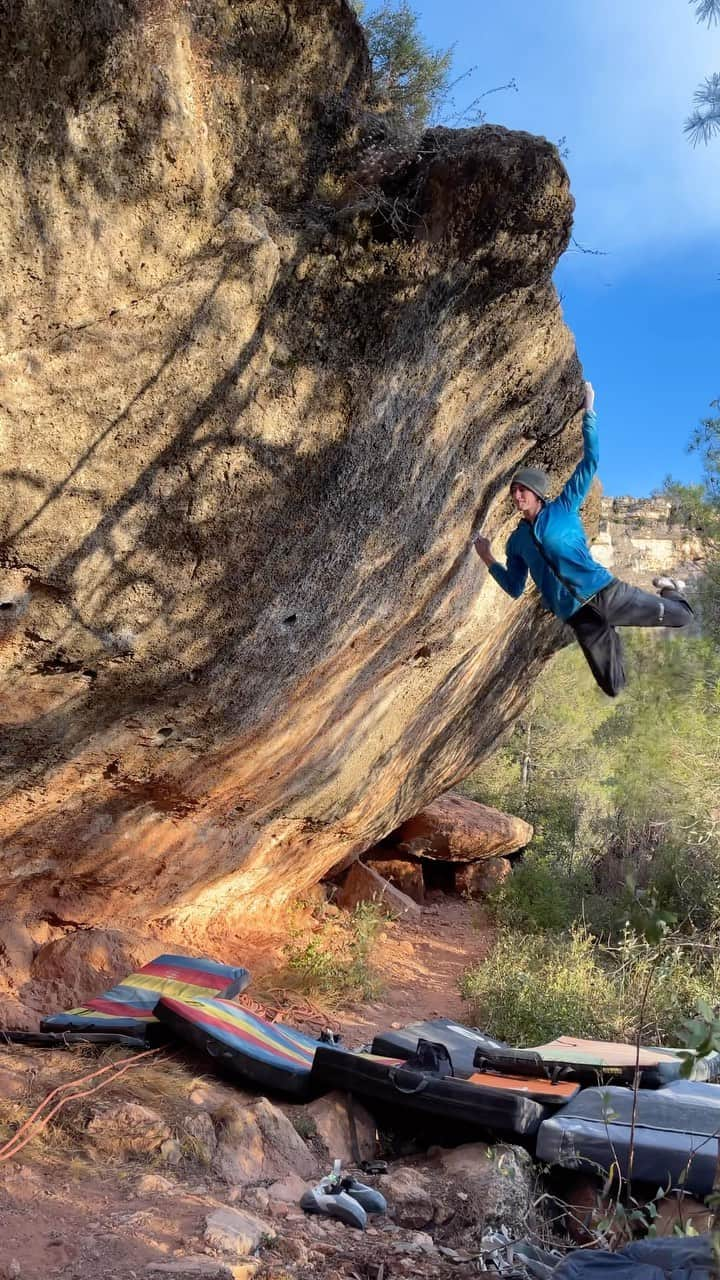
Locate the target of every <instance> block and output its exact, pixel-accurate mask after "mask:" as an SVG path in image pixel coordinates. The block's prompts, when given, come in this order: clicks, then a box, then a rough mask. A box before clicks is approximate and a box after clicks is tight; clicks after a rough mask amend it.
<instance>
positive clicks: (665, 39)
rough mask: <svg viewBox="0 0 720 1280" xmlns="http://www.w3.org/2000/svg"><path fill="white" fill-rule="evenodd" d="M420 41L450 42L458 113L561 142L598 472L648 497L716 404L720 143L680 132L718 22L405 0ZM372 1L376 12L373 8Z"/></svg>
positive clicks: (556, 4) (567, 293)
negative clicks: (474, 106)
mask: <svg viewBox="0 0 720 1280" xmlns="http://www.w3.org/2000/svg"><path fill="white" fill-rule="evenodd" d="M411 4H412V7H413V8H414V9H415V10H416V12H417V13H418V15H419V19H420V26H421V29H422V32H423V35H424V36H425V37H426V39H427V40H428V42H429V43H430V44H431V45H432V46H433V47H436V48H447V47H448V46H449V45H455V46H456V48H455V66H454V74H455V75H458V74H460V73H462V72H464V71H466V70H468V69H469V68H471V67H473V68H476V70H475V71H474V72H473V75H472V76H471V77H469V78H468V79H467V80H464V81H463V82H462V84H460V85H459V86H458V87H457V89H456V90H455V100H456V107H457V108H459V109H462V108H464V107H465V106H466V105H467V103H468V101H469V100H470V99H472V98H473V97H475V96H476V95H477V94H478V93H480V92H482V91H483V90H487V89H492V88H493V87H494V86H496V85H502V84H505V83H507V82H508V81H509V80H511V79H514V80H515V81H516V83H517V90H518V91H517V92H512V91H505V92H501V93H497V94H492V95H490V96H488V97H487V98H485V99H484V100H483V102H482V106H483V108H484V110H485V112H486V115H487V119H488V121H490V122H493V123H499V124H505V125H507V126H509V127H510V128H517V129H526V130H528V131H529V132H532V133H539V134H544V135H545V136H546V137H548V138H550V139H552V140H553V141H555V142H557V141H559V140H560V139H561V138H564V139H565V146H566V147H567V149H568V155H567V158H566V160H565V163H566V165H567V167H568V170H569V173H570V179H571V183H572V189H573V192H574V195H575V200H576V214H575V232H574V234H575V237H576V239H577V241H578V243H579V244H580V245H583V246H585V247H588V248H593V249H599V250H602V251H603V254H604V256H593V255H590V254H583V253H581V252H580V251H579V250H577V249H571V250H570V251H569V252H568V253H567V254H566V255H565V257H564V258H563V260H562V261H561V263H560V265H559V267H558V271H557V273H556V282H557V285H558V288H559V290H560V292H561V294H562V297H563V306H564V311H565V316H566V319H567V321H568V323H569V325H570V327H571V328H572V330H573V332H574V333H575V336H576V339H577V343H578V349H579V352H580V357H581V360H582V362H583V366H584V368H585V373H586V376H587V377H589V378H590V379H591V380H592V382H593V383H594V384H595V386H596V389H597V404H596V407H597V410H598V414H599V426H600V429H601V433H602V434H601V441H602V458H601V466H600V474H601V479H602V480H603V484H604V487H605V491H606V493H608V494H612V495H619V494H627V493H630V494H634V495H636V496H642V495H644V494H648V493H650V492H652V490H653V489H655V488H658V487H660V486H661V485H662V483H663V480H664V479H665V477H666V476H667V475H668V473H670V472H672V473H673V475H675V476H676V477H677V478H679V479H684V480H696V479H699V477H700V466H699V462H698V460H697V458H695V457H693V456H690V455H688V454H687V452H686V444H687V441H688V438H689V436H690V433H691V431H692V429H693V427H694V426H695V425H696V423H697V422H698V420H699V419H700V418H701V417H704V416H706V415H707V414H708V413H709V412H710V409H709V405H710V401H711V400H713V399H715V398H716V397H718V396H720V139H718V140H716V141H715V142H714V144H713V143H710V145H709V146H707V147H706V146H702V145H701V146H698V147H697V148H695V149H693V147H692V146H691V145H690V144H689V143H688V141H687V140H686V138H685V136H684V134H683V132H682V125H683V121H684V120H685V118H686V116H687V115H688V114H689V111H690V108H691V104H692V96H693V93H694V91H695V89H696V88H697V86H698V85H699V83H700V81H701V80H702V79H703V78H704V77H705V76H707V75H709V74H710V73H711V72H714V71H718V70H720V27H717V26H716V27H714V28H711V29H710V30H708V28H707V27H706V26H701V25H700V24H699V23H698V22H697V21H696V18H695V11H694V8H692V7H691V5H690V3H688V0H411ZM369 7H372V8H375V7H376V5H375V4H373V5H372V6H369Z"/></svg>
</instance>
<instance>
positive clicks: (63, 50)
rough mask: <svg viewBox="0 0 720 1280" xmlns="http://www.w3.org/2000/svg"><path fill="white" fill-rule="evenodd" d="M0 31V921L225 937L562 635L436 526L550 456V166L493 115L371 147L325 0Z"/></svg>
mask: <svg viewBox="0 0 720 1280" xmlns="http://www.w3.org/2000/svg"><path fill="white" fill-rule="evenodd" d="M0 47H1V49H2V57H3V66H5V67H9V68H11V69H12V75H5V76H3V78H2V82H1V83H0V107H1V110H0V131H1V135H2V136H1V139H0V140H1V142H2V147H1V148H0V166H1V169H2V173H1V177H2V184H3V192H4V199H3V202H2V209H1V210H0V248H1V250H2V256H3V261H4V263H5V273H4V279H3V284H4V302H3V311H2V316H1V318H0V445H1V448H2V468H1V469H0V606H1V608H0V620H1V621H0V627H1V629H2V630H1V634H0V664H1V669H2V698H1V700H0V721H1V725H0V728H1V741H2V746H1V748H0V750H1V751H2V790H1V791H0V848H1V850H2V852H1V854H0V903H2V909H3V910H4V911H5V912H6V914H7V915H8V917H10V916H12V918H14V919H20V918H22V917H23V916H27V917H28V918H31V919H33V920H36V921H37V920H52V921H53V922H58V921H59V922H61V923H63V924H65V923H67V922H73V923H75V924H76V925H79V926H86V925H88V924H92V923H98V924H100V923H102V922H107V921H112V922H113V923H114V924H115V923H121V922H122V923H123V925H124V924H125V923H126V922H131V923H132V922H135V923H136V924H146V923H147V922H148V920H155V921H156V922H163V923H164V924H165V925H167V927H172V928H174V929H175V931H176V935H179V934H180V933H181V931H182V925H183V921H184V920H185V919H186V917H187V915H188V914H189V913H190V912H191V911H192V912H194V913H195V915H196V918H197V919H202V918H207V919H208V920H209V919H211V918H212V917H213V915H214V916H215V917H216V918H217V919H218V920H220V919H221V920H222V922H223V929H224V930H225V931H227V929H228V928H230V927H231V926H232V922H233V919H234V918H236V917H237V918H240V917H242V916H243V915H244V914H245V913H246V912H247V911H248V910H249V909H250V908H251V907H262V908H263V909H266V908H267V904H268V902H269V901H279V900H282V899H283V898H285V897H287V896H288V895H289V894H292V893H294V892H297V891H299V890H301V889H302V888H304V887H305V886H307V885H310V884H312V883H313V882H314V881H316V880H318V879H319V878H320V877H321V875H322V874H323V873H324V872H325V871H326V870H327V869H328V868H329V867H330V866H332V865H334V864H335V863H337V862H338V861H339V860H340V859H341V858H342V857H344V856H348V857H350V856H353V855H355V854H357V853H358V852H360V851H362V850H363V849H366V848H368V847H369V846H370V845H371V844H373V843H374V842H375V841H376V840H378V839H379V838H381V837H382V836H383V835H385V834H386V833H387V832H389V831H391V830H393V829H394V828H396V827H397V826H398V825H399V823H400V822H402V821H403V819H404V818H406V817H407V816H408V815H409V814H412V813H416V812H417V811H418V810H419V809H420V808H421V807H422V806H423V804H425V803H426V802H427V801H428V800H431V799H432V798H433V797H434V796H436V795H438V794H439V793H441V792H443V791H444V790H446V789H447V788H448V787H449V786H451V785H452V784H453V783H454V782H455V781H456V780H457V779H459V778H461V777H463V776H464V775H466V774H467V773H468V772H469V771H470V769H471V768H472V767H473V766H474V764H475V763H476V762H477V761H478V760H479V759H480V758H481V757H482V756H483V755H484V754H485V753H487V751H488V750H489V749H491V748H492V746H493V744H494V743H496V741H497V739H498V737H499V736H500V735H502V734H503V733H504V732H505V731H506V730H507V729H508V728H509V726H510V725H511V724H512V722H513V719H514V717H515V716H516V715H517V713H518V711H519V710H520V708H521V707H522V705H523V702H524V699H525V697H526V694H527V691H528V689H529V687H530V686H531V684H532V681H533V680H534V678H535V676H536V675H537V673H538V671H539V669H540V667H541V665H542V663H543V662H544V660H545V659H546V657H547V656H548V654H549V653H550V652H551V651H552V650H553V649H554V648H555V647H556V645H557V644H558V639H559V632H558V628H557V627H556V625H555V624H554V623H553V622H552V620H548V619H547V618H545V617H542V618H541V613H540V610H539V607H538V604H537V601H536V598H535V597H534V596H533V595H532V594H530V593H528V597H527V598H526V599H525V600H524V601H521V602H519V603H518V602H514V601H511V600H510V599H508V598H507V597H505V596H504V595H502V594H501V592H500V591H499V590H498V589H497V587H496V586H495V584H494V583H492V582H491V581H489V579H488V576H487V573H486V571H485V569H484V568H483V567H482V566H481V565H480V562H479V561H478V560H477V558H476V556H475V555H474V552H472V551H471V549H470V545H469V543H470V535H471V532H472V531H473V530H477V529H479V528H480V527H481V526H482V527H483V528H484V529H485V530H486V531H487V532H488V533H489V534H491V535H492V536H493V537H494V538H496V539H497V540H498V542H499V544H500V545H502V541H503V539H504V537H505V536H506V535H507V534H508V533H509V531H510V528H511V527H512V524H513V516H512V512H511V510H510V505H509V501H508V498H507V495H506V484H507V480H508V478H509V476H510V474H511V472H512V470H513V469H514V468H515V467H516V466H517V464H518V463H519V462H521V461H523V462H532V463H537V464H539V465H542V466H545V467H548V468H550V469H551V470H552V471H553V473H554V474H555V475H556V476H557V479H558V481H560V480H562V479H564V478H565V476H566V475H567V474H568V473H569V472H570V470H571V469H572V467H573V466H574V464H575V462H576V461H577V458H578V455H579V449H580V431H579V427H580V414H579V405H580V403H581V394H582V393H581V371H580V368H579V364H578V360H577V357H576V354H575V349H574V344H573V341H572V338H571V335H570V334H569V333H568V331H567V329H566V327H565V325H564V323H563V320H562V315H561V311H560V307H559V305H558V298H557V295H556V292H555V290H554V287H553V285H552V282H551V275H552V271H553V268H554V266H555V263H556V262H557V259H558V257H559V255H560V253H561V252H562V251H563V249H564V248H565V246H566V245H567V242H568V237H569V233H570V228H571V220H572V199H571V196H570V193H569V187H568V179H567V175H566V173H565V171H564V169H563V166H562V164H561V162H560V159H559V156H558V153H557V151H556V149H555V147H554V146H552V145H551V144H550V143H548V142H546V141H545V140H543V139H540V138H536V137H532V136H530V135H529V134H524V133H511V132H508V131H507V130H505V129H502V128H498V127H490V126H488V127H485V128H480V129H472V130H465V131H459V132H450V131H447V130H443V129H436V130H433V131H430V132H429V133H427V134H426V135H425V136H424V137H423V139H422V143H421V145H420V146H417V147H415V146H413V147H412V148H410V149H409V150H407V151H406V152H405V153H402V152H401V151H398V150H397V148H396V149H395V150H393V149H392V148H390V147H389V146H388V147H387V148H386V150H385V151H383V147H384V145H385V144H384V143H383V142H382V141H381V142H380V143H379V144H378V143H377V137H378V136H379V134H378V132H377V130H376V131H375V133H373V128H374V126H373V119H374V117H373V115H372V111H371V106H372V104H371V103H370V97H369V71H368V58H367V52H366V49H365V45H364V41H363V37H362V33H361V29H360V27H359V25H358V22H357V20H356V18H355V16H354V13H353V11H352V10H351V8H350V6H349V5H348V4H347V3H346V2H345V0H245V2H244V3H243V4H241V5H239V4H238V5H233V4H229V3H227V2H226V0H164V2H163V3H162V4H157V5H155V4H152V5H149V4H147V3H145V0H125V3H122V4H121V3H119V0H94V3H93V4H92V5H78V4H77V3H75V0H51V3H48V4H46V5H39V4H36V3H33V2H31V0H16V3H14V4H13V5H12V20H11V21H7V22H5V23H3V24H2V30H1V31H0ZM372 138H374V140H375V152H374V153H373V154H374V156H375V159H376V160H378V156H379V161H382V163H377V164H376V165H375V167H374V169H373V170H372V173H371V172H370V170H371V169H372V166H370V168H368V166H367V164H366V163H365V162H366V158H367V154H368V152H367V146H368V142H369V140H370V139H372ZM378 148H379V150H378ZM363 166H365V167H363ZM373 174H374V176H373ZM368 175H369V176H368ZM360 186H362V188H363V192H364V195H363V196H362V198H360V197H359V196H358V194H357V193H358V190H359V187H360Z"/></svg>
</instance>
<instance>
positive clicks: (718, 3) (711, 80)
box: [685, 0, 720, 147]
mask: <svg viewBox="0 0 720 1280" xmlns="http://www.w3.org/2000/svg"><path fill="white" fill-rule="evenodd" d="M690 3H691V4H692V5H693V6H694V8H695V14H696V16H697V19H698V21H699V22H707V24H708V26H709V27H712V26H713V25H714V23H720V0H690ZM693 101H694V103H695V110H694V111H693V113H692V115H690V116H688V118H687V120H686V121H685V132H686V134H687V135H688V137H689V139H690V141H691V142H692V144H693V146H694V147H696V146H697V144H698V142H709V141H710V139H711V138H714V137H715V135H716V134H720V72H717V71H715V72H714V73H713V74H712V75H710V76H707V77H706V79H705V80H704V81H703V83H702V84H701V85H700V87H699V88H698V89H696V90H695V97H694V99H693Z"/></svg>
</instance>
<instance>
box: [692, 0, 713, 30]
mask: <svg viewBox="0 0 720 1280" xmlns="http://www.w3.org/2000/svg"><path fill="white" fill-rule="evenodd" d="M690 3H691V4H692V5H694V6H695V16H696V18H697V20H698V22H707V24H708V26H709V27H711V26H712V25H713V23H715V22H720V0H690Z"/></svg>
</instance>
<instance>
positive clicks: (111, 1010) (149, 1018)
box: [40, 955, 250, 1043]
mask: <svg viewBox="0 0 720 1280" xmlns="http://www.w3.org/2000/svg"><path fill="white" fill-rule="evenodd" d="M249 981H250V974H249V973H248V971H247V969H243V968H238V967H235V966H232V965H227V964H219V963H218V962H217V961H216V960H208V959H205V958H202V957H201V958H197V957H193V956H176V955H161V956H157V957H156V959H155V960H151V961H150V962H149V964H145V965H143V967H142V968H141V969H138V971H137V973H131V974H130V975H129V976H128V977H127V978H123V980H122V982H119V983H118V984H117V986H115V987H111V988H110V990H109V991H104V992H103V993H102V995H99V996H96V997H95V998H94V999H92V1000H88V1002H87V1004H85V1005H81V1006H80V1007H79V1008H77V1009H69V1010H68V1011H67V1012H66V1013H54V1014H52V1015H51V1016H50V1017H48V1018H43V1020H42V1022H41V1023H40V1030H41V1031H45V1032H68V1033H87V1032H92V1033H94V1036H93V1041H94V1043H98V1036H101V1035H102V1036H104V1037H106V1042H107V1043H113V1042H114V1041H116V1040H117V1037H119V1036H132V1037H135V1038H137V1039H138V1040H140V1041H142V1042H143V1043H154V1042H155V1041H156V1040H158V1041H159V1040H162V1039H164V1038H166V1037H165V1035H164V1033H163V1031H162V1028H160V1027H159V1026H158V1024H157V1019H156V1017H155V1006H156V1004H157V1002H158V1000H159V999H160V996H162V995H164V994H166V995H176V996H180V997H182V996H199V995H224V996H234V995H239V994H240V992H241V991H244V990H245V988H246V987H247V985H248V983H249Z"/></svg>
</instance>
